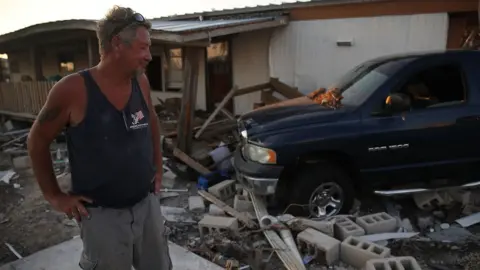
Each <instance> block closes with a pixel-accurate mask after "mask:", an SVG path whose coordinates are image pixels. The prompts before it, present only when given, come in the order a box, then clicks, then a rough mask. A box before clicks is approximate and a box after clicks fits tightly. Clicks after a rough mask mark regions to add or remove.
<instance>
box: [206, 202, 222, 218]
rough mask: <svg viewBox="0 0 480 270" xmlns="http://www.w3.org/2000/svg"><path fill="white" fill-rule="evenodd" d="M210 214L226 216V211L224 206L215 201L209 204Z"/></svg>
mask: <svg viewBox="0 0 480 270" xmlns="http://www.w3.org/2000/svg"><path fill="white" fill-rule="evenodd" d="M208 214H209V215H211V216H219V217H223V216H226V214H225V211H223V210H222V208H220V207H218V206H216V205H215V204H213V203H212V204H210V205H209V206H208Z"/></svg>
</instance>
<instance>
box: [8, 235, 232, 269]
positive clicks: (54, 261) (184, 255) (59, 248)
mask: <svg viewBox="0 0 480 270" xmlns="http://www.w3.org/2000/svg"><path fill="white" fill-rule="evenodd" d="M169 249H170V257H171V258H172V262H173V269H174V270H198V269H202V270H221V269H223V268H221V267H220V266H217V265H216V264H214V263H212V262H210V261H208V260H206V259H204V258H202V257H200V256H198V255H196V254H194V253H192V252H190V251H188V250H186V249H184V248H183V247H181V246H179V245H176V244H174V243H172V242H169ZM81 252H82V241H81V239H80V238H76V239H72V240H69V241H66V242H64V243H61V244H59V245H56V246H53V247H50V248H47V249H44V250H42V251H39V252H37V253H34V254H32V255H30V256H28V257H25V258H23V259H20V260H18V261H15V262H12V263H9V264H6V265H3V266H0V270H45V269H48V270H81V269H80V267H79V266H78V260H79V258H80V254H81Z"/></svg>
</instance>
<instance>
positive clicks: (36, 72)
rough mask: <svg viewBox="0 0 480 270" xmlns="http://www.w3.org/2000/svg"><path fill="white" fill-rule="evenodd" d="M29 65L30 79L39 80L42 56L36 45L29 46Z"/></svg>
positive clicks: (41, 75)
mask: <svg viewBox="0 0 480 270" xmlns="http://www.w3.org/2000/svg"><path fill="white" fill-rule="evenodd" d="M30 65H31V73H30V75H31V76H32V80H34V81H39V80H41V79H42V77H43V70H42V69H43V68H42V58H41V55H40V49H39V47H37V46H31V47H30Z"/></svg>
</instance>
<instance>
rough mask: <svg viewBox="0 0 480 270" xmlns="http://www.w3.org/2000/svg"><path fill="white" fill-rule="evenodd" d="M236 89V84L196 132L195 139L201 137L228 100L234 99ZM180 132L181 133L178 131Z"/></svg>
mask: <svg viewBox="0 0 480 270" xmlns="http://www.w3.org/2000/svg"><path fill="white" fill-rule="evenodd" d="M235 91H237V86H234V87H233V88H232V90H230V92H228V94H227V95H226V96H225V97H224V98H223V100H222V102H220V104H218V106H217V107H216V108H215V110H214V111H213V113H212V114H210V116H208V118H207V121H205V123H203V125H202V127H201V128H200V130H199V131H197V133H196V134H195V139H198V138H199V137H200V135H202V133H203V131H204V130H205V129H206V128H207V126H208V124H210V122H212V120H213V119H214V118H215V116H216V115H217V114H218V112H219V111H220V110H221V109H222V108H223V107H224V106H225V104H227V102H228V101H230V99H232V97H233V95H234V94H235ZM178 134H180V133H178Z"/></svg>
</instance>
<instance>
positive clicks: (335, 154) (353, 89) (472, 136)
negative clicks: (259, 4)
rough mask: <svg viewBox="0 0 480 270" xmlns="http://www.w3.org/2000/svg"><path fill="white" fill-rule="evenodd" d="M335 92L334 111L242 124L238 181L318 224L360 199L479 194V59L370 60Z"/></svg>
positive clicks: (266, 116)
mask: <svg viewBox="0 0 480 270" xmlns="http://www.w3.org/2000/svg"><path fill="white" fill-rule="evenodd" d="M334 88H335V89H336V91H338V92H339V93H340V94H341V97H342V99H341V101H340V103H341V104H340V105H339V106H336V107H332V106H325V105H322V104H323V103H322V104H321V103H318V102H315V101H314V100H313V99H312V98H311V96H305V97H300V98H297V99H293V100H288V101H285V102H282V103H280V104H274V105H270V106H267V107H265V108H262V109H259V110H254V111H252V112H249V113H247V114H245V115H243V116H242V117H241V118H240V119H239V121H238V125H239V133H240V134H241V138H242V142H241V143H240V145H239V147H238V148H237V150H236V152H235V156H234V158H233V162H234V167H235V170H236V177H237V179H238V180H239V181H240V182H242V183H243V184H244V185H246V186H247V187H248V188H249V189H250V190H252V191H253V192H254V193H256V194H258V195H273V197H274V198H275V200H274V201H276V202H279V203H281V204H283V205H285V206H287V205H289V204H297V205H304V206H305V210H307V209H308V212H307V214H309V215H310V216H313V217H318V218H322V217H326V216H331V215H335V214H338V213H342V212H346V211H348V210H350V208H351V207H352V204H353V200H354V198H355V197H356V196H358V195H360V194H366V192H373V193H375V194H379V195H384V196H390V195H397V194H411V193H415V192H422V191H425V190H429V189H440V188H447V187H452V186H464V187H472V186H477V185H480V182H479V181H480V140H479V138H480V52H477V51H466V50H465V51H442V52H428V53H421V54H406V55H394V56H388V57H382V58H377V59H373V60H371V61H367V62H365V63H362V64H361V65H359V66H357V67H355V68H354V69H352V70H351V71H350V72H348V73H347V74H345V75H344V76H343V78H341V79H340V80H339V82H338V83H337V84H335V85H334Z"/></svg>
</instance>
